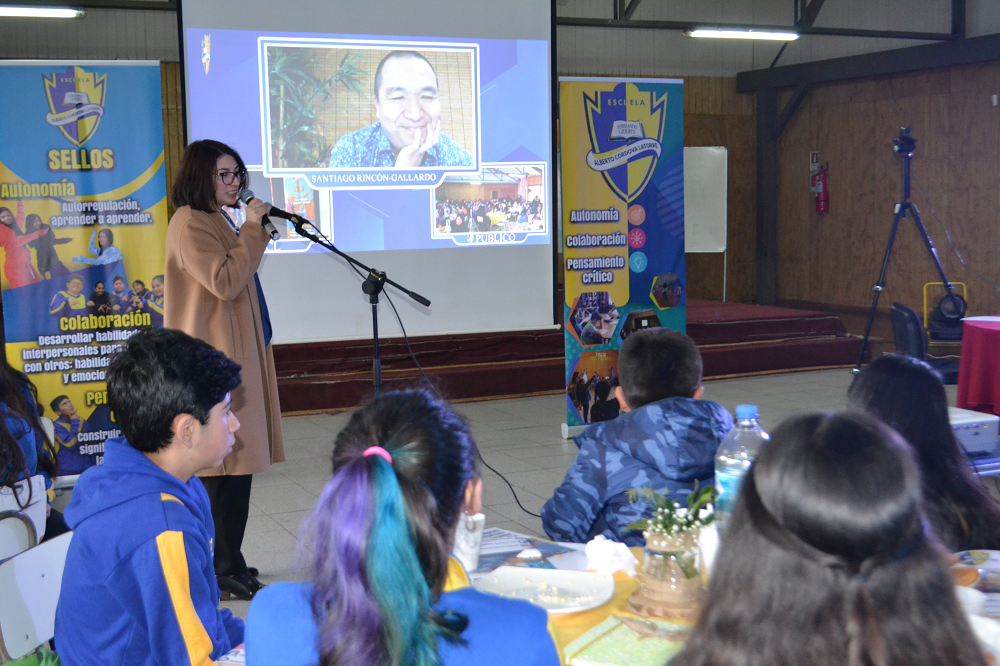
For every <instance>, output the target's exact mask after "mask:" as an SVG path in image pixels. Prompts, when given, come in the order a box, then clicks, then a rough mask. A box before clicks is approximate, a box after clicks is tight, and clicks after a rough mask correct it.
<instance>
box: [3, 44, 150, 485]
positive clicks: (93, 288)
mask: <svg viewBox="0 0 1000 666" xmlns="http://www.w3.org/2000/svg"><path fill="white" fill-rule="evenodd" d="M0 90H4V91H6V93H7V94H6V99H7V100H8V103H5V104H2V105H0V250H2V264H3V269H2V276H0V289H2V291H0V295H2V298H3V322H4V335H5V341H6V352H7V360H8V361H9V362H10V364H11V365H12V366H13V367H14V368H16V369H18V370H22V371H23V372H24V373H25V374H26V375H27V376H28V377H29V378H30V379H31V381H32V382H34V384H35V386H36V387H37V388H38V406H39V410H40V412H41V413H42V415H43V416H47V417H49V418H51V419H52V421H53V423H54V426H55V434H56V442H55V444H56V449H57V454H58V462H59V470H60V474H61V475H73V474H79V473H80V472H82V471H83V470H84V469H86V468H87V467H90V466H91V465H94V464H100V463H101V462H102V460H103V457H104V441H105V440H106V439H108V438H111V437H117V436H119V435H120V434H121V431H120V429H119V428H118V427H117V425H116V424H115V421H114V415H113V414H112V413H111V410H110V408H109V407H108V404H107V390H106V385H105V372H106V368H107V366H108V362H109V360H110V357H111V355H112V354H114V353H115V352H116V351H118V350H119V349H120V348H121V346H122V344H123V343H124V342H125V341H126V340H127V339H128V338H129V337H130V336H131V335H132V334H134V333H135V332H136V331H138V330H139V329H140V328H142V327H147V326H162V325H163V309H164V301H163V289H164V284H163V265H164V259H165V256H166V246H165V237H166V231H167V199H166V196H167V185H166V176H165V171H164V163H163V157H164V155H163V116H162V105H161V101H160V66H159V63H157V62H135V61H131V62H124V61H45V60H25V61H16V60H8V61H0Z"/></svg>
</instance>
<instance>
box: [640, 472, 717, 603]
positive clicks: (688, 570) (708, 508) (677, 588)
mask: <svg viewBox="0 0 1000 666" xmlns="http://www.w3.org/2000/svg"><path fill="white" fill-rule="evenodd" d="M640 499H643V500H646V501H647V502H649V503H650V504H652V505H653V507H654V511H653V514H652V515H651V516H650V517H649V518H643V519H641V520H637V521H634V522H632V523H630V524H629V525H628V526H627V528H628V529H630V530H641V531H642V536H643V537H644V538H645V539H646V548H645V557H644V559H643V564H642V573H641V574H640V578H639V584H640V586H641V594H642V596H643V597H645V598H646V599H647V600H649V601H654V602H665V603H669V604H686V603H692V602H695V601H697V600H698V599H699V598H700V597H701V593H702V579H701V557H700V554H699V551H698V533H699V532H700V531H701V529H702V528H703V527H705V526H707V525H709V524H711V523H712V521H713V520H714V518H715V514H714V511H713V501H714V500H715V488H714V487H713V486H705V487H704V488H700V489H699V488H698V487H697V486H696V487H695V489H694V490H693V491H692V492H691V493H690V494H689V495H688V496H687V506H682V505H681V504H680V502H676V501H674V500H672V499H670V497H668V496H667V495H663V494H661V493H658V492H656V491H655V490H653V489H652V488H642V489H632V490H630V491H629V500H630V501H632V502H637V501H639V500H640Z"/></svg>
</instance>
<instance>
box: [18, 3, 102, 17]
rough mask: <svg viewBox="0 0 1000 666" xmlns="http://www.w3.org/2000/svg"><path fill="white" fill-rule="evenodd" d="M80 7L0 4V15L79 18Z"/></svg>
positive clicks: (81, 13) (81, 12)
mask: <svg viewBox="0 0 1000 666" xmlns="http://www.w3.org/2000/svg"><path fill="white" fill-rule="evenodd" d="M83 14H84V12H83V10H82V9H71V8H69V7H7V6H3V5H0V17H6V18H80V17H82V16H83Z"/></svg>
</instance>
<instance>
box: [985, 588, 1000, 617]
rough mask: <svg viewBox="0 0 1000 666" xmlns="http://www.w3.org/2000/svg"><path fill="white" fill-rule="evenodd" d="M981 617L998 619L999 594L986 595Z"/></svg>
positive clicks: (999, 613) (999, 615)
mask: <svg viewBox="0 0 1000 666" xmlns="http://www.w3.org/2000/svg"><path fill="white" fill-rule="evenodd" d="M983 615H986V616H988V617H992V618H994V619H1000V594H997V593H995V592H987V593H986V604H985V605H984V606H983Z"/></svg>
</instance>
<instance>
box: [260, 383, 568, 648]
mask: <svg viewBox="0 0 1000 666" xmlns="http://www.w3.org/2000/svg"><path fill="white" fill-rule="evenodd" d="M476 460H477V451H476V444H475V442H474V441H473V439H472V434H471V433H470V431H469V426H468V424H466V423H465V422H464V421H463V420H462V419H461V417H459V416H458V415H457V414H455V412H453V411H452V410H451V409H449V408H448V406H447V405H445V404H444V403H443V402H440V401H438V400H435V399H434V398H433V397H431V395H430V394H429V393H427V392H425V391H400V392H394V393H388V394H385V395H383V396H382V397H380V398H377V399H375V401H374V402H371V403H369V404H368V405H367V406H365V407H363V408H362V409H361V410H359V411H357V412H355V413H354V415H353V416H352V417H351V420H350V421H349V422H348V424H347V426H346V427H345V428H344V429H343V430H342V431H341V432H340V434H339V435H338V436H337V439H336V441H335V442H334V449H333V469H334V475H333V478H332V479H331V480H330V482H329V483H328V484H327V486H326V488H325V489H324V490H323V493H322V494H321V495H320V498H319V502H318V503H317V505H316V508H315V509H313V512H312V514H311V516H310V517H309V518H308V523H307V524H308V526H309V527H308V528H307V529H308V534H309V536H308V541H307V543H308V544H309V546H308V549H307V552H308V553H309V555H308V557H309V560H308V566H309V569H310V573H311V576H310V578H311V581H310V582H308V583H278V584H275V585H270V586H268V587H267V588H265V589H264V590H262V591H260V592H258V593H257V596H256V597H255V598H254V600H253V603H251V604H250V610H249V614H248V615H247V635H246V651H247V664H248V665H249V666H254V665H260V666H265V665H267V666H273V665H274V664H281V665H282V666H308V665H312V664H317V663H323V664H352V665H353V664H392V663H395V664H407V665H408V664H418V663H419V664H424V665H427V666H431V665H437V664H441V665H443V666H458V665H459V664H461V665H462V666H480V665H484V666H485V665H486V664H490V665H491V666H494V665H495V666H506V665H513V664H517V665H519V666H520V665H523V666H557V665H558V664H559V657H558V653H557V650H556V647H555V644H554V642H553V640H552V637H551V635H550V634H549V632H548V630H547V618H546V614H545V611H543V610H542V609H541V608H538V607H536V606H532V605H531V604H529V603H527V602H525V601H519V600H513V599H503V598H500V597H495V596H492V595H488V594H483V593H482V592H479V591H477V590H475V589H473V588H472V587H469V586H468V578H467V577H466V576H465V573H464V570H463V569H462V567H461V565H460V564H458V562H457V561H455V560H454V559H453V558H449V556H448V546H449V544H450V543H451V539H452V538H453V536H454V532H455V526H456V524H457V523H458V521H459V520H461V519H463V518H464V517H465V516H466V515H473V514H475V513H477V512H478V511H479V510H480V508H481V507H482V491H483V484H482V481H481V480H480V478H479V474H478V472H477V469H476Z"/></svg>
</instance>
